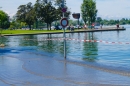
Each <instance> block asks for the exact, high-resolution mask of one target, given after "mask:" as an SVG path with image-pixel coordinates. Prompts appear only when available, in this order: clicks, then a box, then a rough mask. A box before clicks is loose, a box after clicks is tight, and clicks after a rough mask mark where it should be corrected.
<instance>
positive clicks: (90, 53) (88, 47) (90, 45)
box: [83, 33, 98, 61]
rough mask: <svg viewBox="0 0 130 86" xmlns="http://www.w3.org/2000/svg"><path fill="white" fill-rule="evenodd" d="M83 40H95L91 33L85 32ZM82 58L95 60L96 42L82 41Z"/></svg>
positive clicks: (96, 52) (96, 53)
mask: <svg viewBox="0 0 130 86" xmlns="http://www.w3.org/2000/svg"><path fill="white" fill-rule="evenodd" d="M84 38H85V40H96V38H95V37H94V35H93V33H85V37H84ZM83 46H84V48H83V55H84V57H83V60H87V61H95V60H97V55H98V48H97V46H98V44H97V43H96V42H84V44H83Z"/></svg>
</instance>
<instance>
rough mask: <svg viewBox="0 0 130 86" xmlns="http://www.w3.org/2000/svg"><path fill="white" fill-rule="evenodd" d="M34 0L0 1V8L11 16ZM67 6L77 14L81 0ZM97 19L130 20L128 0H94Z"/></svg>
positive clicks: (68, 1)
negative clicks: (21, 6) (20, 7)
mask: <svg viewBox="0 0 130 86" xmlns="http://www.w3.org/2000/svg"><path fill="white" fill-rule="evenodd" d="M35 1H36V0H1V1H0V7H2V8H1V9H2V10H4V11H5V12H7V13H8V14H9V16H13V15H14V14H15V13H16V11H17V8H18V6H19V5H22V4H27V3H28V2H32V3H33V4H34V3H35ZM66 1H67V6H68V7H69V9H70V11H71V12H72V13H74V12H75V13H79V12H80V7H81V4H82V2H83V0H66ZM96 6H97V10H98V15H97V16H98V17H102V18H103V19H121V18H130V0H96Z"/></svg>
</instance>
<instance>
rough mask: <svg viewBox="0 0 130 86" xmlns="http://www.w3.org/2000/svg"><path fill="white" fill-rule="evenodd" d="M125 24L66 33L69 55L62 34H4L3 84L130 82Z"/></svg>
mask: <svg viewBox="0 0 130 86" xmlns="http://www.w3.org/2000/svg"><path fill="white" fill-rule="evenodd" d="M124 27H125V28H126V30H124V31H106V32H93V33H91V32H86V33H67V34H66V38H67V40H66V59H65V58H64V46H63V45H64V40H63V39H62V38H63V34H41V35H23V36H6V37H2V38H0V43H3V44H5V45H6V47H4V48H0V86H129V85H130V38H129V37H130V34H129V32H130V26H128V25H127V26H124ZM85 40H87V41H85ZM89 40H95V41H92V42H90V41H89Z"/></svg>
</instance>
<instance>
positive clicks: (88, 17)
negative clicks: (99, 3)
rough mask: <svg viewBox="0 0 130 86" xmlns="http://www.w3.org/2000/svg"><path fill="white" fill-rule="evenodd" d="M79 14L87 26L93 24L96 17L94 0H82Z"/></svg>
mask: <svg viewBox="0 0 130 86" xmlns="http://www.w3.org/2000/svg"><path fill="white" fill-rule="evenodd" d="M81 12H82V17H83V21H84V22H85V23H86V22H88V24H89V25H92V23H94V22H95V20H96V16H97V9H96V1H95V0H83V4H82V5H81Z"/></svg>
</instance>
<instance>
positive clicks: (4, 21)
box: [0, 10, 10, 33]
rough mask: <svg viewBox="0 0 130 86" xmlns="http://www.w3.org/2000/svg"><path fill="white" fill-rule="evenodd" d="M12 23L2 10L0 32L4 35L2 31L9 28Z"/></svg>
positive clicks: (0, 11)
mask: <svg viewBox="0 0 130 86" xmlns="http://www.w3.org/2000/svg"><path fill="white" fill-rule="evenodd" d="M9 26H10V22H9V16H8V14H6V13H5V12H4V11H2V10H0V30H1V33H2V29H6V28H9Z"/></svg>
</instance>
